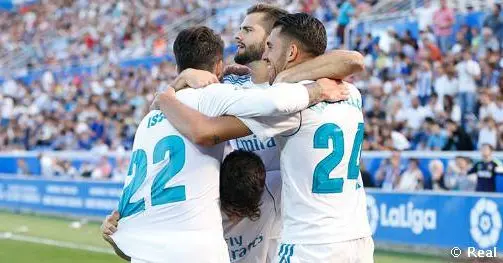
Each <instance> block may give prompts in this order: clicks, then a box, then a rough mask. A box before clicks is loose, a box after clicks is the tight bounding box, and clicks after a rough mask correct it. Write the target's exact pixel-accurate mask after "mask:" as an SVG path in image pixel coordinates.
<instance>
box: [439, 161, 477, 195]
mask: <svg viewBox="0 0 503 263" xmlns="http://www.w3.org/2000/svg"><path fill="white" fill-rule="evenodd" d="M470 166H471V160H470V159H468V158H466V157H462V156H457V157H456V158H455V159H454V160H451V161H449V166H448V168H447V175H446V178H445V179H446V180H445V181H446V185H447V186H448V188H449V189H452V190H458V191H475V187H476V185H477V176H476V175H473V174H472V175H468V171H469V170H470Z"/></svg>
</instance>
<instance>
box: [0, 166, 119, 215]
mask: <svg viewBox="0 0 503 263" xmlns="http://www.w3.org/2000/svg"><path fill="white" fill-rule="evenodd" d="M121 193H122V184H121V183H110V182H91V181H75V180H71V181H70V180H47V179H24V178H16V177H3V176H0V208H7V209H12V210H30V211H34V212H45V213H57V214H68V215H77V216H88V217H103V216H106V215H108V214H110V212H111V211H112V210H114V209H117V204H118V201H119V198H120V195H121Z"/></svg>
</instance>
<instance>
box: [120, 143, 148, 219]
mask: <svg viewBox="0 0 503 263" xmlns="http://www.w3.org/2000/svg"><path fill="white" fill-rule="evenodd" d="M133 168H134V174H133ZM132 175H133V180H132V181H131V183H129V185H128V186H127V187H126V188H125V189H124V192H123V193H122V197H121V199H120V201H119V214H120V215H121V217H127V216H130V215H133V214H136V213H138V212H141V211H143V210H145V200H143V198H142V199H141V200H139V201H136V202H134V203H131V202H130V200H131V197H133V195H134V193H136V191H138V189H139V188H140V186H141V185H142V184H143V181H145V177H146V176H147V154H146V153H145V151H144V150H142V149H138V150H136V151H134V152H133V155H132V156H131V161H130V163H129V168H128V173H127V176H128V177H129V176H132Z"/></svg>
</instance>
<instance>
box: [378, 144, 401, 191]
mask: <svg viewBox="0 0 503 263" xmlns="http://www.w3.org/2000/svg"><path fill="white" fill-rule="evenodd" d="M400 155H401V154H400V152H393V153H392V154H391V157H390V159H385V160H383V161H382V162H381V165H380V166H379V169H378V170H377V172H376V175H375V178H376V182H377V185H380V186H381V188H382V189H384V190H392V189H395V187H396V186H397V183H398V181H399V178H400V174H401V173H402V168H401V165H400Z"/></svg>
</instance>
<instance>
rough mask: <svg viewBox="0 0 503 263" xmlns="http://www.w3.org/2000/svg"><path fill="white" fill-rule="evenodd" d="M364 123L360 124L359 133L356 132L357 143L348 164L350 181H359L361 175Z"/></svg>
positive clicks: (354, 144)
mask: <svg viewBox="0 0 503 263" xmlns="http://www.w3.org/2000/svg"><path fill="white" fill-rule="evenodd" d="M364 129H365V126H364V125H363V123H358V131H357V132H356V136H355V142H354V143H353V149H352V150H351V157H349V164H348V179H352V180H355V179H358V176H359V175H360V155H361V152H362V145H363V134H364V132H365V130H364Z"/></svg>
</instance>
